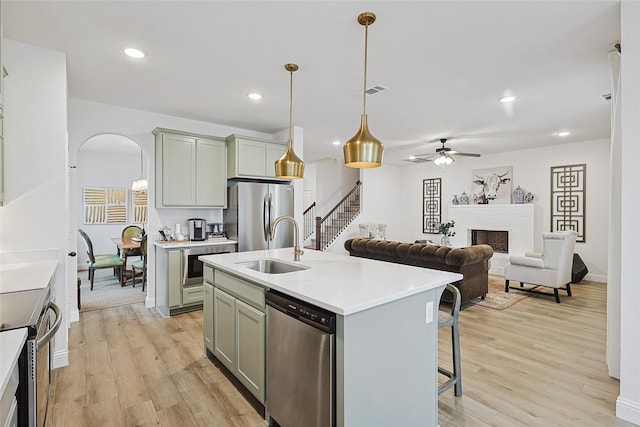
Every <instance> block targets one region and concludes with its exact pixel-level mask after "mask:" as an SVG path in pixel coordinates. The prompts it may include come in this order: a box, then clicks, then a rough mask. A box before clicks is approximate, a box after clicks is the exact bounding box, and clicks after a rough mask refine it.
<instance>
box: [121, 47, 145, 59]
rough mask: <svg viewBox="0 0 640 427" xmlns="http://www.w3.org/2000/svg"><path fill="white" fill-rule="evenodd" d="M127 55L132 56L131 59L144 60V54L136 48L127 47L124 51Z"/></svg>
mask: <svg viewBox="0 0 640 427" xmlns="http://www.w3.org/2000/svg"><path fill="white" fill-rule="evenodd" d="M122 51H123V52H124V53H125V55H127V56H130V57H131V58H136V59H141V58H144V52H143V51H141V50H140V49H136V48H135V47H125V48H124V49H122Z"/></svg>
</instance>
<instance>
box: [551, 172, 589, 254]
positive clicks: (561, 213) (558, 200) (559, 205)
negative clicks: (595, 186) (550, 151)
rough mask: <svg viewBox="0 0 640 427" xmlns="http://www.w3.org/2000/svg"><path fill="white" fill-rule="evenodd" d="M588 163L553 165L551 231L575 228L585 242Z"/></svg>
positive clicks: (577, 240)
mask: <svg viewBox="0 0 640 427" xmlns="http://www.w3.org/2000/svg"><path fill="white" fill-rule="evenodd" d="M586 175H587V165H586V164H581V165H565V166H552V167H551V231H564V230H574V231H575V232H577V233H578V238H577V239H576V242H582V243H584V242H585V237H586V233H585V193H586Z"/></svg>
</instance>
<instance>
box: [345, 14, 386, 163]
mask: <svg viewBox="0 0 640 427" xmlns="http://www.w3.org/2000/svg"><path fill="white" fill-rule="evenodd" d="M375 20H376V15H375V14H374V13H372V12H363V13H361V14H360V15H358V23H360V25H363V26H364V27H365V38H364V85H363V91H362V97H363V109H362V110H363V111H362V116H361V118H360V129H358V132H356V134H355V135H354V136H353V137H352V138H351V139H349V140H348V141H347V142H346V143H345V144H344V146H343V151H344V164H345V166H347V167H350V168H376V167H378V166H381V165H382V154H383V151H384V147H383V145H382V143H381V142H380V141H379V140H378V139H377V138H376V137H375V136H373V135H372V134H371V132H370V131H369V126H368V124H367V48H368V41H369V25H371V24H373V23H374V22H375Z"/></svg>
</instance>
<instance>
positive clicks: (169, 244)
mask: <svg viewBox="0 0 640 427" xmlns="http://www.w3.org/2000/svg"><path fill="white" fill-rule="evenodd" d="M236 243H238V242H237V241H235V240H230V239H208V240H201V241H193V242H192V241H187V242H174V241H170V240H169V241H163V240H158V241H156V242H153V244H154V245H156V247H158V248H163V249H178V248H196V247H202V246H227V245H235V244H236Z"/></svg>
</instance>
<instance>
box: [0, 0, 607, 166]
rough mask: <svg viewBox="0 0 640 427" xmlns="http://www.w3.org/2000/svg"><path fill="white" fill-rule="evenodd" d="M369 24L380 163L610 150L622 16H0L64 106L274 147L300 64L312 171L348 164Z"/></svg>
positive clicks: (462, 12)
mask: <svg viewBox="0 0 640 427" xmlns="http://www.w3.org/2000/svg"><path fill="white" fill-rule="evenodd" d="M363 11H372V12H374V13H375V14H376V15H377V21H376V22H375V23H374V24H373V25H372V26H371V27H370V29H369V63H368V65H369V66H368V82H367V83H368V84H367V86H373V85H383V86H386V87H388V88H389V89H388V90H386V91H384V92H381V93H379V94H376V95H373V96H369V97H368V100H367V113H368V116H369V128H370V130H371V132H372V133H373V134H374V135H375V136H376V137H377V138H378V139H380V140H381V141H382V142H383V143H384V144H385V158H384V162H385V163H388V164H408V163H406V162H404V161H403V159H405V158H407V157H408V156H409V155H410V154H416V153H428V152H431V151H433V150H435V148H437V147H438V146H439V145H438V144H435V143H430V144H429V145H427V143H428V141H433V140H436V139H438V138H451V141H450V143H449V144H448V145H450V146H451V147H452V148H453V149H454V150H458V151H466V152H477V153H482V154H490V153H496V152H499V151H504V150H517V149H522V148H528V147H536V146H548V145H553V144H559V143H566V142H577V141H587V140H593V139H600V138H606V137H608V136H609V133H610V125H609V121H610V112H609V109H610V105H609V103H608V102H605V101H603V100H602V99H601V98H600V96H601V95H603V94H608V93H610V92H611V87H610V75H609V67H608V57H607V55H608V52H610V51H612V50H613V49H614V44H615V43H616V42H619V37H620V23H619V22H620V4H619V1H584V2H583V1H482V0H477V1H466V2H463V1H452V0H448V1H406V2H405V1H369V2H362V1H358V2H355V1H289V2H285V1H258V2H255V1H253V2H251V1H200V2H190V1H120V2H116V1H108V2H103V1H96V0H93V1H80V2H75V1H45V2H38V1H3V15H4V16H3V23H4V36H5V37H6V38H10V39H13V40H17V41H21V42H25V43H30V44H34V45H37V46H41V47H46V48H49V49H53V50H57V51H62V52H65V53H66V55H67V64H68V79H69V95H70V96H71V97H75V98H80V99H87V100H92V101H97V102H103V103H108V104H115V105H122V106H125V107H130V108H135V109H140V110H145V111H152V112H158V113H164V114H169V115H173V116H179V117H185V118H190V119H195V120H203V121H210V122H215V123H219V124H226V125H230V126H237V127H241V128H247V129H253V130H257V131H263V132H270V133H272V132H276V131H279V130H282V129H286V128H287V127H288V125H289V73H288V72H287V71H285V69H284V65H285V64H286V63H288V62H294V63H297V64H298V65H299V66H300V70H299V71H297V72H296V73H294V81H293V91H294V94H293V116H294V118H293V121H294V124H295V125H296V126H301V127H303V128H304V142H305V148H304V150H305V151H304V158H305V160H306V161H314V160H317V159H319V158H322V157H342V149H341V147H336V146H333V145H332V144H331V142H332V141H334V140H336V139H339V140H340V141H345V140H346V139H349V138H350V137H351V136H353V134H354V133H355V132H356V130H357V129H358V126H359V122H360V114H361V113H362V95H361V93H362V85H363V63H364V27H362V26H361V25H359V24H358V23H357V20H356V17H357V16H358V14H359V13H360V12H363ZM125 45H135V46H137V47H139V48H141V49H142V50H144V51H145V52H146V53H147V57H146V58H145V59H143V60H133V59H131V58H128V57H125V56H124V55H123V54H122V52H121V50H120V49H121V48H122V47H123V46H125ZM9 72H11V70H9ZM253 91H257V92H260V93H262V94H263V96H264V98H263V99H262V100H261V101H259V102H255V101H250V100H249V99H248V98H247V96H246V95H247V94H248V93H249V92H253ZM511 93H512V94H514V95H517V96H518V98H517V100H516V102H515V103H514V104H512V105H511V106H509V107H508V108H505V106H504V105H502V104H500V103H499V102H498V101H497V99H498V98H499V97H500V96H502V95H504V94H511ZM565 129H566V130H570V131H571V132H572V134H571V135H570V136H569V137H565V138H559V137H558V136H556V135H554V133H555V132H557V131H559V130H565ZM149 131H151V129H149Z"/></svg>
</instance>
